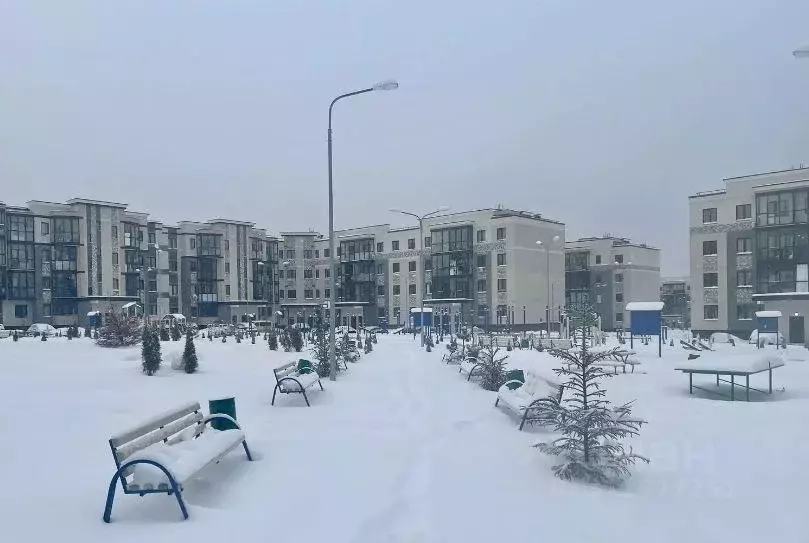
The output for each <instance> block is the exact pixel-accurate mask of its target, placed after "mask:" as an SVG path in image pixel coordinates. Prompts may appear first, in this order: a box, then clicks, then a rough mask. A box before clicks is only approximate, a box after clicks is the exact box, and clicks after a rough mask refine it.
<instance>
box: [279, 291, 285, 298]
mask: <svg viewBox="0 0 809 543" xmlns="http://www.w3.org/2000/svg"><path fill="white" fill-rule="evenodd" d="M278 299H279V300H283V299H284V291H283V290H279V291H278Z"/></svg>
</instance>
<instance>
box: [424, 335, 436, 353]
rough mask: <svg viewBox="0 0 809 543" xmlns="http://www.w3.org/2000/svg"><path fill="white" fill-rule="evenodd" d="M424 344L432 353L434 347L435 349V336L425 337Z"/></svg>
mask: <svg viewBox="0 0 809 543" xmlns="http://www.w3.org/2000/svg"><path fill="white" fill-rule="evenodd" d="M424 344H425V345H426V346H427V352H428V353H429V352H431V351H432V350H433V347H435V343H434V342H433V335H432V334H427V335H426V336H424Z"/></svg>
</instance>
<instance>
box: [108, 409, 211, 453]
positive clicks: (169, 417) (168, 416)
mask: <svg viewBox="0 0 809 543" xmlns="http://www.w3.org/2000/svg"><path fill="white" fill-rule="evenodd" d="M199 410H200V405H199V402H193V403H189V404H187V405H184V406H182V407H179V408H177V409H173V410H171V411H167V412H165V413H163V414H161V415H157V416H155V417H152V418H151V419H149V420H147V421H145V422H142V423H140V424H138V425H137V426H134V427H132V428H130V429H129V430H126V431H124V432H121V433H119V434H116V435H114V436H112V437H111V438H110V444H111V445H112V446H113V447H118V446H120V445H122V444H124V443H127V442H129V441H132V440H133V439H135V438H138V437H140V436H142V435H145V434H148V433H149V432H151V431H154V430H156V429H158V428H160V427H161V426H164V425H165V424H167V423H169V422H173V421H175V420H177V419H179V418H180V417H182V416H184V415H189V414H191V413H193V412H194V411H199Z"/></svg>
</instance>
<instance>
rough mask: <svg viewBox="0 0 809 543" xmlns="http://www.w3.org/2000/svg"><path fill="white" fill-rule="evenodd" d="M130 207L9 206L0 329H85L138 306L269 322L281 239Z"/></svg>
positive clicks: (4, 209)
mask: <svg viewBox="0 0 809 543" xmlns="http://www.w3.org/2000/svg"><path fill="white" fill-rule="evenodd" d="M126 208H127V206H126V205H125V204H119V203H114V202H103V201H97V200H86V199H81V198H75V199H72V200H68V201H67V202H65V203H53V202H41V201H31V202H28V204H27V205H26V206H24V207H14V206H6V205H4V204H0V303H1V304H2V311H0V319H2V320H0V323H2V324H4V325H5V326H6V327H15V328H24V327H27V326H29V325H31V324H33V323H47V324H52V325H54V326H68V325H73V324H76V325H84V324H86V323H87V321H88V319H87V317H88V315H89V314H90V313H95V312H101V313H102V314H103V313H105V312H108V311H113V310H115V311H118V310H120V309H121V308H123V307H125V306H128V304H129V305H132V304H133V303H134V304H137V305H138V307H139V308H141V310H142V311H143V312H144V313H145V314H146V315H149V316H153V317H158V318H159V317H162V316H164V315H166V314H169V313H183V314H185V315H186V316H188V317H193V318H196V319H199V321H200V322H202V323H205V322H215V321H226V322H234V321H242V320H244V319H245V318H246V316H248V315H252V316H254V318H256V319H262V318H265V319H268V320H269V319H270V318H272V315H273V313H274V312H273V307H275V306H276V305H277V302H278V299H277V293H278V288H277V245H278V240H277V239H275V238H273V237H271V236H268V235H267V234H266V232H265V231H263V230H258V229H255V228H254V227H253V224H252V223H245V222H239V221H227V220H222V219H215V220H213V221H209V222H206V223H189V222H184V223H180V225H178V226H167V225H164V224H162V223H160V222H157V221H153V220H150V219H149V216H148V215H147V214H145V213H136V212H132V211H128V210H127V209H126Z"/></svg>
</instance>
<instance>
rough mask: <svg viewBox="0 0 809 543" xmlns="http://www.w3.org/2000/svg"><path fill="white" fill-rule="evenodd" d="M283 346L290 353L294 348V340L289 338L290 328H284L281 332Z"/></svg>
mask: <svg viewBox="0 0 809 543" xmlns="http://www.w3.org/2000/svg"><path fill="white" fill-rule="evenodd" d="M280 341H281V347H282V348H283V349H284V352H285V353H288V352H289V351H290V350H291V348H292V342H291V341H290V339H289V330H287V329H284V330H283V331H282V332H281V338H280Z"/></svg>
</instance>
